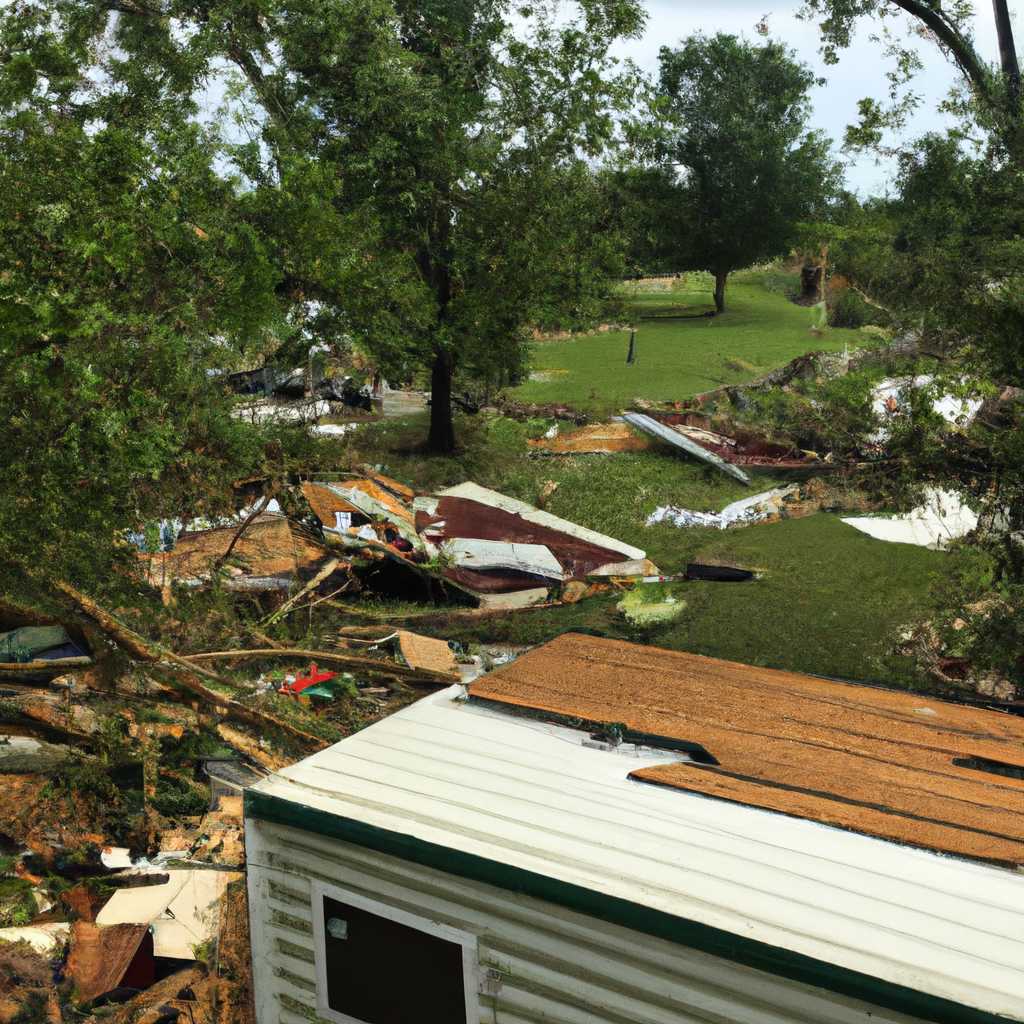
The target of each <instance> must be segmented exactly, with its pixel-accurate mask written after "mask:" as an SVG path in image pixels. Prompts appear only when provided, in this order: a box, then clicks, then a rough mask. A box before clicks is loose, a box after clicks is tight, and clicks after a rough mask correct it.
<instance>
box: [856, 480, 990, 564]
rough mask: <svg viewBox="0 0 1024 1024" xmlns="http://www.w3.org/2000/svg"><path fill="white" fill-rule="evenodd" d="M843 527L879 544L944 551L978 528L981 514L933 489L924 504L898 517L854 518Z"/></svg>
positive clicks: (955, 496) (947, 493)
mask: <svg viewBox="0 0 1024 1024" xmlns="http://www.w3.org/2000/svg"><path fill="white" fill-rule="evenodd" d="M843 522H844V523H846V524H847V525H848V526H852V527H853V528H854V529H855V530H860V532H861V533H866V534H867V535H868V536H869V537H874V538H876V539H877V540H887V541H891V542H893V543H895V544H917V545H918V546H920V547H924V548H933V549H935V550H941V549H942V548H944V547H946V546H948V544H949V543H950V541H954V540H957V539H959V538H960V537H965V536H966V535H967V534H969V533H970V532H971V531H972V530H975V529H977V527H978V514H977V513H976V512H975V511H974V510H973V509H972V508H970V507H969V506H968V505H965V504H964V503H963V501H961V499H960V495H958V494H956V493H955V492H953V491H942V490H938V489H932V490H929V491H928V492H927V497H926V499H925V501H924V503H923V504H921V505H919V506H918V507H917V508H915V509H914V510H913V511H911V512H906V513H904V514H903V515H898V516H851V517H850V518H847V519H844V520H843Z"/></svg>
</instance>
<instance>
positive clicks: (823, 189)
mask: <svg viewBox="0 0 1024 1024" xmlns="http://www.w3.org/2000/svg"><path fill="white" fill-rule="evenodd" d="M660 63H661V69H660V77H659V81H658V85H657V91H656V99H655V104H654V117H655V129H656V133H657V136H658V142H657V145H656V150H657V153H658V156H659V157H660V163H661V164H662V170H661V172H660V178H659V186H660V187H659V188H658V189H656V191H655V194H656V195H658V196H660V197H661V199H662V201H666V200H667V201H668V202H669V203H671V204H674V205H675V206H676V207H677V210H676V211H673V213H672V214H670V215H667V216H665V217H664V218H663V219H662V223H663V224H664V225H665V226H666V227H670V229H671V232H672V235H671V237H665V236H663V237H664V241H663V243H662V248H663V249H667V250H668V251H670V252H671V253H672V254H673V255H674V257H675V261H676V263H677V267H676V269H700V270H707V271H709V272H710V273H711V274H713V275H714V277H715V306H716V308H717V309H718V311H719V312H721V311H722V310H723V309H724V308H725V285H726V279H727V277H728V275H729V273H730V272H731V271H733V270H736V269H739V268H741V267H747V266H750V265H751V264H753V263H756V262H759V261H762V260H767V259H771V258H774V257H778V256H783V255H785V254H786V253H787V252H788V251H789V249H790V248H791V246H792V244H793V242H794V241H795V239H796V238H797V235H798V231H799V224H800V222H801V221H802V220H805V219H808V218H812V217H816V216H819V215H821V212H822V210H823V208H824V206H825V204H826V202H827V200H828V199H829V198H830V197H831V196H832V195H834V194H835V193H836V191H837V190H838V188H839V184H840V174H839V170H838V167H837V165H836V163H835V161H834V160H833V159H832V158H831V156H830V153H829V141H828V139H827V138H826V137H825V136H823V135H822V134H821V133H819V132H816V131H811V130H809V129H808V127H807V120H808V117H809V115H810V101H809V98H808V91H809V89H810V87H811V86H812V85H813V84H814V76H813V74H812V73H811V71H810V70H809V69H808V68H807V67H806V66H804V65H802V64H800V63H799V62H798V61H796V60H795V59H794V57H793V55H792V54H791V53H790V52H789V51H788V50H787V49H786V47H785V46H783V45H782V44H780V43H776V42H770V41H769V42H766V43H764V44H763V45H755V44H752V43H749V42H746V41H744V40H742V39H739V38H738V37H736V36H732V35H726V34H722V33H720V34H718V35H715V36H711V37H705V36H693V37H691V38H690V39H688V40H686V42H684V43H683V45H682V46H680V47H679V48H677V49H670V48H668V47H664V48H662V50H661V53H660Z"/></svg>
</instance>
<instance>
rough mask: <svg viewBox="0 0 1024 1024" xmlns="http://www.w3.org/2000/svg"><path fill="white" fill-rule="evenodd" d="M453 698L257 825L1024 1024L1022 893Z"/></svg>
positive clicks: (444, 696)
mask: <svg viewBox="0 0 1024 1024" xmlns="http://www.w3.org/2000/svg"><path fill="white" fill-rule="evenodd" d="M461 695H462V689H461V687H459V686H453V687H451V688H449V689H448V690H444V691H441V692H440V693H437V694H434V695H432V696H430V697H427V698H425V699H424V700H421V701H419V702H418V703H416V704H414V705H412V706H410V707H408V708H405V709H403V710H402V711H400V712H398V713H397V714H395V715H392V716H391V717H389V718H386V719H384V720H383V721H380V722H378V723H376V724H374V725H372V726H370V727H369V728H367V729H365V730H363V731H362V732H359V733H357V734H355V735H353V736H351V737H349V738H348V739H345V740H343V741H342V742H340V743H337V744H335V745H334V746H332V747H329V748H328V749H326V750H323V751H321V752H319V753H317V754H314V755H313V756H312V757H309V758H307V759H305V760H304V761H301V762H299V763H298V764H295V765H293V766H291V767H289V768H286V769H284V770H282V771H280V772H278V773H277V774H275V775H273V776H270V777H269V778H267V779H265V780H263V781H262V782H260V783H258V784H257V785H256V786H255V787H253V789H251V790H249V791H248V792H247V794H246V808H247V811H246V813H247V816H248V817H250V818H264V819H267V820H271V821H276V822H278V823H280V824H290V825H295V826H297V827H301V828H306V829H311V830H315V831H318V832H321V833H323V834H326V835H333V836H336V837H338V838H340V839H343V840H345V841H349V842H354V843H358V844H361V845H365V846H369V847H371V848H376V849H379V850H382V851H384V852H389V853H394V854H398V855H400V856H404V857H407V858H409V859H412V860H417V861H419V862H420V863H426V864H430V865H431V866H434V867H437V868H440V869H441V870H445V871H449V872H451V873H454V874H464V875H466V876H467V877H473V878H476V879H477V880H480V881H488V882H492V883H493V884H496V885H502V886H504V887H506V888H510V889H514V890H517V891H522V892H527V893H530V894H532V895H535V896H539V897H541V898H544V899H548V900H550V901H553V902H557V903H562V904H563V905H565V906H572V907H574V908H575V909H582V910H584V911H586V912H588V913H591V914H592V915H594V916H598V917H602V918H605V919H607V920H615V921H617V922H618V923H620V924H626V925H628V926H630V927H634V928H636V929H638V930H643V931H648V932H650V933H651V934H659V935H662V936H664V937H667V938H673V939H675V940H677V941H680V942H684V943H686V944H688V945H693V946H695V947H697V948H702V949H705V950H707V951H710V952H714V953H717V954H720V955H722V956H723V957H725V958H727V959H733V960H736V961H738V962H743V963H747V964H749V965H752V966H758V967H762V968H764V969H767V970H771V971H774V972H775V973H779V974H785V975H786V976H789V977H794V978H797V979H799V980H805V981H808V982H809V983H811V984H816V985H820V986H823V987H827V988H833V989H834V990H835V991H839V992H843V993H844V994H847V995H851V996H855V997H858V998H862V999H867V1000H868V1001H869V1002H875V1003H876V1004H878V1005H885V1006H889V1007H891V1008H893V1009H898V1010H901V1011H902V1012H906V1013H909V1014H911V1015H913V1016H918V1017H921V1018H923V1019H929V1020H939V1021H949V1022H957V1024H967V1022H971V1021H976V1022H980V1021H990V1020H991V1021H994V1020H995V1019H996V1018H997V1016H1003V1017H1004V1018H1005V1017H1008V1018H1010V1019H1014V1020H1024V934H1022V931H1021V927H1020V922H1021V920H1022V919H1024V916H1022V915H1024V877H1022V876H1021V875H1019V874H1015V873H1013V872H1011V871H1007V870H1003V869H997V868H993V867H989V866H987V865H982V864H976V863H971V862H969V861H965V860H961V859H957V858H953V857H948V856H942V855H939V854H936V853H932V852H929V851H924V850H917V849H911V848H908V847H905V846H900V845H896V844H894V843H891V842H886V841H883V840H880V839H876V838H872V837H869V836H864V835H858V834H855V833H852V832H848V831H843V830H840V829H836V828H832V827H829V826H825V825H821V824H819V823H817V822H812V821H807V820H799V819H796V818H791V817H786V816H784V815H780V814H773V813H770V812H768V811H765V810H761V809H757V808H752V807H746V806H742V805H739V804H735V803H730V802H725V801H721V800H713V799H707V798H706V797H704V796H702V795H699V794H696V793H691V792H682V791H674V790H672V789H669V788H664V787H657V786H650V785H647V784H644V783H642V782H639V781H636V780H633V779H630V778H629V774H630V772H632V771H634V770H636V769H645V768H650V767H653V766H654V765H656V764H664V762H665V760H666V754H665V753H664V751H656V752H651V753H646V754H645V753H642V752H639V753H636V754H634V756H628V755H627V754H625V753H621V752H611V751H606V750H597V749H592V748H590V747H588V746H585V745H583V743H582V742H581V740H582V738H583V737H584V736H585V734H584V733H580V732H578V731H573V730H570V729H567V728H563V727H560V726H557V725H552V724H548V723H543V722H538V721H533V720H529V719H525V718H522V717H516V716H513V715H509V714H506V713H503V712H498V711H494V710H491V709H489V708H479V707H474V706H473V705H472V704H470V703H467V702H465V701H464V700H461V699H459V698H460V697H461Z"/></svg>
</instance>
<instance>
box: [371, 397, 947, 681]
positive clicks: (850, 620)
mask: <svg viewBox="0 0 1024 1024" xmlns="http://www.w3.org/2000/svg"><path fill="white" fill-rule="evenodd" d="M545 425H546V424H545V423H543V422H542V421H537V422H534V423H530V424H523V423H517V422H513V421H511V420H507V419H499V418H485V417H466V418H463V419H461V420H460V422H459V424H458V430H459V434H460V437H461V438H462V440H463V449H462V451H461V452H460V453H459V454H458V455H457V456H453V457H450V458H444V459H439V458H433V457H432V458H429V459H428V458H425V457H424V456H423V455H422V454H421V452H420V451H419V450H418V445H419V444H420V443H421V441H422V438H423V434H424V429H425V422H424V421H423V419H420V418H417V419H415V420H409V421H391V422H386V423H381V424H378V425H374V426H371V427H366V428H364V429H363V430H361V431H359V432H358V433H357V434H356V435H355V436H354V438H353V440H352V442H351V443H352V444H354V445H355V446H356V447H357V452H356V453H354V454H355V457H356V458H358V459H361V460H365V461H372V462H374V463H382V464H383V465H384V466H385V471H386V472H389V473H391V474H392V475H394V476H396V477H397V478H398V479H401V480H403V481H405V482H407V483H409V484H412V485H414V486H416V487H417V488H421V489H424V490H430V489H433V488H437V487H441V486H445V485H448V484H453V483H458V482H460V481H462V480H466V479H472V480H476V481H477V482H478V483H481V484H483V485H485V486H490V487H494V488H496V489H498V490H501V491H504V492H505V493H507V494H511V495H513V496H515V497H517V498H520V499H522V500H524V501H528V502H531V503H536V502H537V500H538V495H539V494H540V492H541V489H542V487H543V486H544V485H545V483H546V482H547V481H549V480H552V481H555V482H556V483H557V484H558V488H557V490H555V492H554V494H553V495H552V496H551V498H550V499H549V500H548V501H547V503H546V505H545V507H546V508H547V509H548V510H549V511H551V512H553V513H554V514H556V515H560V516H563V517H565V518H567V519H571V520H573V521H575V522H578V523H580V524H582V525H584V526H587V527H590V528H591V529H595V530H600V531H602V532H604V533H608V534H610V535H611V536H614V537H617V538H618V539H620V540H623V541H627V542H629V543H631V544H636V545H638V546H639V547H642V548H644V549H645V550H646V551H647V553H648V555H649V557H650V558H652V559H653V560H654V561H655V562H656V563H657V564H658V566H659V567H660V568H661V569H662V570H663V571H665V572H667V573H673V572H678V571H680V570H682V569H683V568H685V566H686V564H687V563H688V562H691V561H710V562H727V563H734V564H737V565H741V566H744V567H748V568H753V569H759V570H761V571H762V572H763V574H764V575H763V577H762V578H761V579H760V580H758V581H756V582H753V583H742V584H723V583H681V584H673V585H672V589H673V591H674V593H675V596H676V597H677V599H682V600H683V601H685V602H686V608H685V610H684V611H683V613H682V614H681V615H680V616H679V617H678V618H676V619H675V620H673V621H671V622H665V623H661V624H658V625H654V626H650V627H643V628H640V627H636V626H633V625H631V624H630V623H629V622H628V621H627V620H626V619H625V617H624V616H623V615H622V613H621V612H619V611H618V610H617V609H616V604H617V603H618V601H619V600H620V597H621V595H608V596H602V597H598V598H595V599H590V600H587V601H584V602H581V603H580V604H578V605H573V606H566V607H561V608H555V609H544V610H539V611H525V612H521V613H517V614H515V615H507V616H502V617H497V618H489V619H487V620H485V621H484V622H481V623H478V624H467V623H465V622H459V623H449V622H447V621H446V619H445V616H444V611H443V610H439V611H440V614H439V616H438V618H437V619H435V620H430V621H429V623H426V624H424V623H422V622H421V623H418V624H417V626H416V628H424V627H425V631H429V632H433V633H435V634H436V635H439V636H444V637H446V638H448V639H457V640H461V641H463V642H466V643H477V642H480V643H483V642H489V643H490V642H508V643H538V642H542V641H544V640H547V639H550V638H551V637H553V636H556V635H557V634H559V633H561V632H564V631H565V630H568V629H591V630H597V631H598V632H600V633H602V634H604V635H608V636H618V637H622V638H626V639H632V640H636V641H640V642H644V643H653V644H657V645H660V646H664V647H671V648H676V649H679V650H688V651H695V652H698V653H702V654H708V655H713V656H716V657H722V658H732V659H736V660H739V661H746V662H752V663H756V664H761V665H768V666H772V667H777V668H789V669H795V670H800V671H805V672H813V673H817V674H821V675H829V676H836V677H840V678H847V679H859V680H867V681H873V682H883V683H888V684H895V685H915V684H920V683H921V682H922V680H920V679H919V678H918V677H917V676H916V675H915V672H914V669H913V666H912V665H911V664H910V663H909V661H908V660H907V659H904V658H900V657H897V656H894V655H893V654H892V653H891V651H892V647H893V642H894V640H895V638H896V636H897V634H898V633H899V631H900V629H901V627H902V626H903V625H905V624H907V623H910V622H912V621H914V620H915V618H918V617H920V616H921V615H923V614H924V612H925V609H926V605H927V598H928V589H929V584H930V582H931V579H932V577H933V575H934V574H935V573H936V572H937V571H938V570H939V569H940V567H941V566H942V565H943V561H944V559H946V558H947V557H949V556H947V555H945V554H943V553H940V552H933V551H927V550H924V549H921V548H915V547H911V546H909V545H901V544H886V543H883V542H881V541H875V540H872V539H871V538H869V537H867V536H865V535H864V534H861V533H859V532H857V531H856V530H854V529H853V528H852V527H849V526H846V525H845V524H844V523H842V522H840V520H839V518H838V517H837V516H833V515H825V514H819V515H816V516H812V517H809V518H806V519H799V520H789V521H784V522H781V523H776V524H768V525H760V526H750V527H746V528H743V529H739V530H729V531H719V530H713V529H679V528H676V527H672V526H667V525H658V526H653V527H648V526H646V525H645V520H646V518H647V516H648V515H649V514H650V512H651V511H652V510H653V509H654V508H655V507H657V506H658V505H661V504H666V503H673V504H679V505H683V506H686V507H689V508H694V509H720V508H721V507H722V506H723V505H725V504H727V503H728V502H730V501H732V500H734V499H735V498H738V497H741V496H742V495H744V494H749V493H750V491H748V490H747V489H745V488H744V487H743V486H742V485H740V484H738V483H736V482H734V481H732V480H730V479H728V478H726V477H724V476H722V475H721V474H720V473H716V472H714V471H713V470H710V469H706V468H704V467H699V466H697V465H695V464H693V463H691V462H689V461H687V460H685V459H684V458H682V457H680V456H678V455H677V454H675V453H674V452H672V451H669V450H664V451H663V450H652V451H649V452H641V453H637V454H623V455H608V456H600V455H596V456H595V455H590V456H574V457H570V458H554V457H540V456H536V455H533V456H531V455H528V454H527V448H526V438H527V436H530V435H536V434H538V433H539V432H540V431H542V430H543V428H544V426H545ZM775 482H776V481H773V480H771V479H769V478H764V477H759V478H758V481H757V484H756V486H757V488H758V489H762V488H768V487H770V486H772V485H773V484H774V483H775ZM421 610H423V609H421Z"/></svg>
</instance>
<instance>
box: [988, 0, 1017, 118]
mask: <svg viewBox="0 0 1024 1024" xmlns="http://www.w3.org/2000/svg"><path fill="white" fill-rule="evenodd" d="M992 9H993V12H994V14H995V20H996V37H997V38H998V40H999V63H1000V66H1001V67H1002V69H1003V75H1004V77H1005V78H1006V90H1007V92H1008V93H1009V95H1010V102H1011V103H1013V104H1016V103H1017V101H1018V100H1019V99H1020V64H1019V63H1018V62H1017V48H1016V46H1015V45H1014V42H1013V23H1012V22H1011V21H1010V11H1009V7H1008V6H1007V3H1006V0H992Z"/></svg>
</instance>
